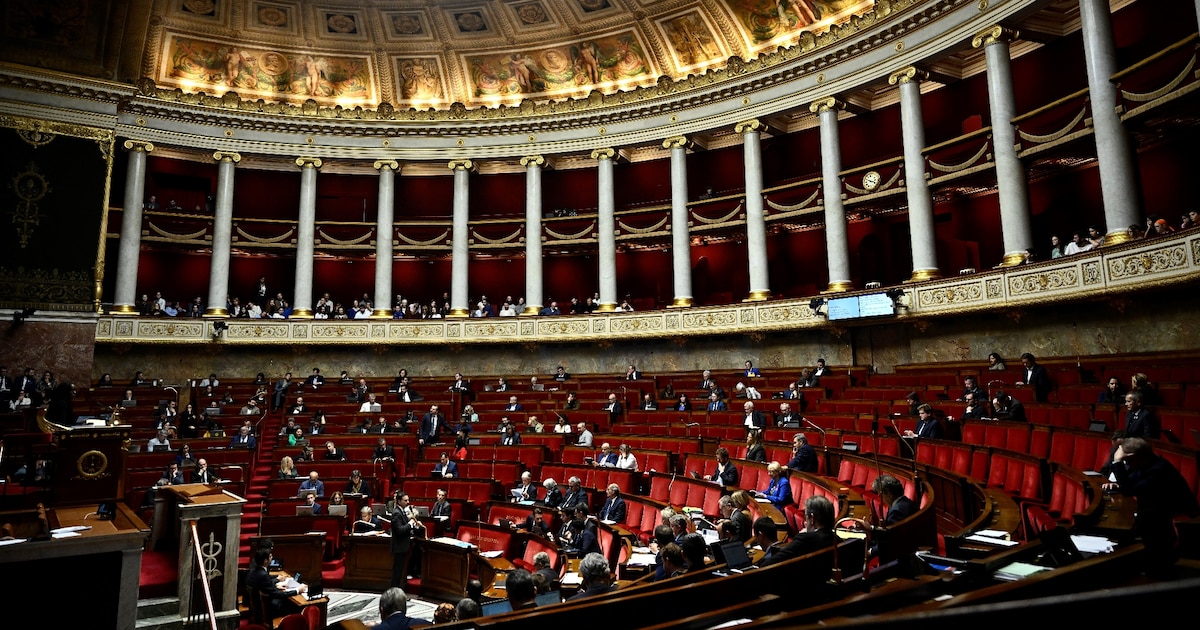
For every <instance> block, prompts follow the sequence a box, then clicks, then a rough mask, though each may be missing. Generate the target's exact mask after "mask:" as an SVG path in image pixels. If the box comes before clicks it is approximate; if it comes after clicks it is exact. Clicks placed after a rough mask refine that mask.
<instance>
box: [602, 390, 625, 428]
mask: <svg viewBox="0 0 1200 630" xmlns="http://www.w3.org/2000/svg"><path fill="white" fill-rule="evenodd" d="M604 410H605V411H607V412H608V419H609V420H610V421H612V422H616V421H618V420H620V419H621V414H622V413H624V411H625V409H624V407H622V406H621V401H619V400H617V395H616V394H609V395H608V402H607V403H605V404H604Z"/></svg>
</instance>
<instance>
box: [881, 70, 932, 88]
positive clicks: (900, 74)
mask: <svg viewBox="0 0 1200 630" xmlns="http://www.w3.org/2000/svg"><path fill="white" fill-rule="evenodd" d="M928 79H929V73H928V72H925V71H924V70H921V69H919V68H917V67H916V66H908V67H907V68H901V69H899V70H897V71H895V72H893V73H891V74H889V75H888V84H890V85H901V84H903V83H908V82H910V81H911V82H916V83H920V82H922V81H927V80H928Z"/></svg>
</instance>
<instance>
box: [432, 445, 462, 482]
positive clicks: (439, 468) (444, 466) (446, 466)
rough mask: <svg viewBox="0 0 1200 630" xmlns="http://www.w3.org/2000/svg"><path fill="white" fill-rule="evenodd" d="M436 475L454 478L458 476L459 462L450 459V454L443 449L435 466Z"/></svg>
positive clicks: (434, 472)
mask: <svg viewBox="0 0 1200 630" xmlns="http://www.w3.org/2000/svg"><path fill="white" fill-rule="evenodd" d="M433 474H434V476H441V477H443V478H446V479H454V478H456V477H458V464H456V463H454V462H452V461H450V454H449V453H447V452H446V451H442V454H441V456H439V457H438V463H437V464H436V465H435V466H434V467H433Z"/></svg>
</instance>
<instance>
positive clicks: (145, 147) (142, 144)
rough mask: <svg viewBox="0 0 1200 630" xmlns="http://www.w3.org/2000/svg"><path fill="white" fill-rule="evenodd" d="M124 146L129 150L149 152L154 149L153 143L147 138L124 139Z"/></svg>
mask: <svg viewBox="0 0 1200 630" xmlns="http://www.w3.org/2000/svg"><path fill="white" fill-rule="evenodd" d="M125 148H126V149H127V150H129V151H144V152H146V153H149V152H151V151H153V150H154V144H152V143H151V142H150V141H148V140H126V141H125Z"/></svg>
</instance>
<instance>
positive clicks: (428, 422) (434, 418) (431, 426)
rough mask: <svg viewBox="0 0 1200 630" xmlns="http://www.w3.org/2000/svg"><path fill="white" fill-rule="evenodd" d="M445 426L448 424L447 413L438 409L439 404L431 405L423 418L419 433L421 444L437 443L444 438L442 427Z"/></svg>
mask: <svg viewBox="0 0 1200 630" xmlns="http://www.w3.org/2000/svg"><path fill="white" fill-rule="evenodd" d="M444 426H446V415H445V414H443V413H442V412H440V411H438V406H437V405H431V406H430V407H429V413H427V414H425V416H424V417H422V418H421V432H420V433H419V434H418V440H417V441H418V443H420V445H421V446H424V445H426V444H437V443H438V442H440V441H441V439H442V427H444Z"/></svg>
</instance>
